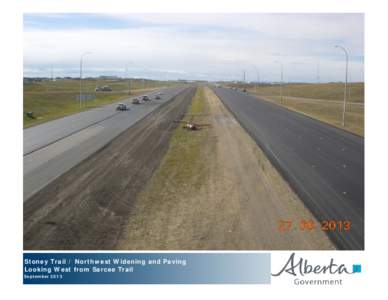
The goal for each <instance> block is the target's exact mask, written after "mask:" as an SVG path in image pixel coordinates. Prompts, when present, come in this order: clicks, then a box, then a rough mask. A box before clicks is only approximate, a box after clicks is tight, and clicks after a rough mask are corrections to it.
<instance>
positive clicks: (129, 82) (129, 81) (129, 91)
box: [125, 64, 131, 95]
mask: <svg viewBox="0 0 388 300" xmlns="http://www.w3.org/2000/svg"><path fill="white" fill-rule="evenodd" d="M125 73H126V75H127V78H128V95H130V94H131V79H130V78H129V74H128V64H126V65H125Z"/></svg>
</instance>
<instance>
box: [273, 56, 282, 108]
mask: <svg viewBox="0 0 388 300" xmlns="http://www.w3.org/2000/svg"><path fill="white" fill-rule="evenodd" d="M275 63H278V64H280V104H282V103H283V63H282V62H281V61H275Z"/></svg>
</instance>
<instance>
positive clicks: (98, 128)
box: [23, 88, 184, 201]
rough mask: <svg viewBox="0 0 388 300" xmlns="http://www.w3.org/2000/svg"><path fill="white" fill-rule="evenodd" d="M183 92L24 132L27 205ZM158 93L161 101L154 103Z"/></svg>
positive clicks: (172, 91) (83, 114)
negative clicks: (126, 108) (45, 187)
mask: <svg viewBox="0 0 388 300" xmlns="http://www.w3.org/2000/svg"><path fill="white" fill-rule="evenodd" d="M183 89H184V88H172V89H164V90H158V91H153V92H150V93H148V95H150V97H151V99H152V101H147V102H144V103H142V104H140V105H134V104H132V103H131V99H132V98H134V97H131V98H128V99H127V100H121V101H120V102H122V103H126V104H128V105H129V107H130V110H129V111H116V105H117V103H114V104H109V105H105V106H102V107H99V108H95V109H92V110H88V111H85V112H81V113H77V114H74V115H71V116H67V117H64V118H60V119H57V120H54V121H50V122H47V123H44V124H41V125H37V126H34V127H31V128H27V129H24V132H23V139H24V140H23V143H24V150H23V155H24V159H23V164H24V170H23V172H24V196H23V197H24V201H25V200H27V199H28V198H30V197H31V196H32V195H33V194H35V193H36V192H37V191H39V190H40V189H41V188H43V187H44V186H46V185H47V184H48V183H50V182H51V181H52V180H54V179H55V178H57V177H58V176H59V175H61V174H63V173H64V172H66V171H68V170H69V169H71V168H72V167H74V166H75V165H77V164H78V163H80V162H81V161H82V160H84V159H85V158H87V157H88V156H89V155H91V154H93V153H94V152H96V151H97V150H99V149H100V148H102V147H103V146H105V145H106V144H108V143H109V142H110V141H111V140H112V139H113V138H115V137H116V136H118V135H119V134H120V133H122V132H123V131H124V130H126V129H128V128H129V127H130V126H132V125H133V124H135V123H136V122H137V121H139V120H140V119H142V118H144V117H145V116H146V115H148V114H149V113H151V112H152V111H154V110H155V109H156V108H157V107H159V106H160V105H162V104H163V103H166V102H168V101H169V100H171V99H172V98H173V96H175V95H177V94H179V93H180V92H182V91H183ZM158 92H163V93H164V95H163V96H162V99H160V100H155V99H153V98H154V95H155V94H156V93H158ZM137 97H138V98H140V99H141V96H137Z"/></svg>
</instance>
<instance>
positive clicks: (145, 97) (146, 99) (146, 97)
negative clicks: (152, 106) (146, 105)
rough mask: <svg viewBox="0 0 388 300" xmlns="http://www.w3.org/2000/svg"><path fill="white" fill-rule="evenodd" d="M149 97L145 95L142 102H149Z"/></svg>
mask: <svg viewBox="0 0 388 300" xmlns="http://www.w3.org/2000/svg"><path fill="white" fill-rule="evenodd" d="M150 100H151V99H150V97H148V96H147V95H145V96H143V101H150Z"/></svg>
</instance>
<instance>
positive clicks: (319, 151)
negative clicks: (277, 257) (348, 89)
mask: <svg viewBox="0 0 388 300" xmlns="http://www.w3.org/2000/svg"><path fill="white" fill-rule="evenodd" d="M214 91H215V92H216V94H217V95H218V97H219V98H220V99H221V100H222V102H223V103H224V104H225V105H226V106H227V107H228V109H229V110H230V111H231V112H232V113H233V114H234V116H235V117H236V119H237V120H238V121H239V122H240V123H241V125H242V126H243V127H244V128H245V129H246V130H247V131H248V133H249V134H250V135H251V136H252V138H253V139H254V140H255V141H256V143H257V144H258V145H259V146H260V147H261V148H262V149H263V150H264V151H265V152H266V154H267V156H268V157H269V159H270V160H271V161H272V163H273V164H274V165H275V166H276V168H277V169H278V170H279V171H280V172H281V174H282V175H283V176H284V177H285V179H286V180H287V181H288V182H289V183H290V185H291V186H292V187H293V189H294V190H295V191H296V193H297V194H298V195H299V197H300V198H301V199H302V200H303V201H304V203H305V205H306V206H307V207H308V208H309V209H310V211H311V212H312V213H313V214H314V215H315V217H316V218H317V219H318V220H319V221H325V220H328V221H330V220H335V221H351V222H352V225H351V228H350V231H344V230H342V231H341V230H339V229H338V228H337V229H336V230H334V231H332V232H331V231H329V232H328V235H329V237H330V238H331V239H332V240H333V242H334V243H335V244H336V246H337V247H338V249H348V250H362V249H364V139H363V138H362V137H359V136H356V135H353V134H351V133H348V132H346V131H343V130H341V129H338V128H335V127H333V126H330V125H328V124H325V123H322V122H319V121H317V120H314V119H312V118H309V117H306V116H303V115H301V114H299V113H295V112H292V111H290V110H287V109H285V108H282V107H280V106H278V105H275V104H273V103H270V102H267V101H265V100H260V99H258V98H256V97H253V96H250V95H247V94H244V93H242V92H239V91H235V90H231V89H225V88H214ZM293 221H294V226H298V225H299V224H298V223H299V222H300V221H301V220H293ZM316 230H320V228H317V229H316Z"/></svg>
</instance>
